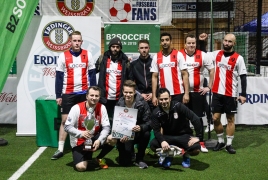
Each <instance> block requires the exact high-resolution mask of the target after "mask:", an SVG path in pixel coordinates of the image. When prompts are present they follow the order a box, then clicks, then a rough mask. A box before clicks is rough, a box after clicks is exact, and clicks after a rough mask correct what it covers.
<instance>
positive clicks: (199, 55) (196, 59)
mask: <svg viewBox="0 0 268 180" xmlns="http://www.w3.org/2000/svg"><path fill="white" fill-rule="evenodd" d="M180 52H181V53H182V55H183V57H184V59H185V61H186V62H187V56H186V55H187V54H186V52H185V50H184V49H182V50H180ZM194 62H198V63H199V66H198V67H194V72H193V76H194V77H193V80H194V83H193V84H194V87H193V89H194V92H198V91H199V88H200V69H201V67H202V66H203V62H202V51H200V50H196V51H195V53H194Z"/></svg>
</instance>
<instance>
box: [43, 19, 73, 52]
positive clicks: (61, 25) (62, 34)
mask: <svg viewBox="0 0 268 180" xmlns="http://www.w3.org/2000/svg"><path fill="white" fill-rule="evenodd" d="M74 31H75V30H74V28H73V27H72V25H70V24H69V23H67V22H64V21H53V22H50V23H49V24H47V25H46V26H45V27H44V29H43V31H42V39H43V43H44V45H45V46H46V47H47V48H48V49H49V50H51V51H58V52H63V51H66V50H68V49H70V47H71V42H70V40H69V35H70V34H71V33H72V32H74Z"/></svg>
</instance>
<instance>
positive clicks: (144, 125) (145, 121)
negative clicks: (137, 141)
mask: <svg viewBox="0 0 268 180" xmlns="http://www.w3.org/2000/svg"><path fill="white" fill-rule="evenodd" d="M134 98H135V100H134V101H135V105H134V109H138V115H137V123H136V125H139V126H140V127H141V131H143V132H145V131H150V130H151V127H150V124H151V111H150V108H149V105H148V104H147V102H146V101H145V100H144V99H143V97H142V96H141V95H140V94H138V93H136V94H135V97H134ZM116 105H117V106H121V107H125V106H126V105H125V100H124V97H121V98H120V99H119V100H118V102H117V104H116Z"/></svg>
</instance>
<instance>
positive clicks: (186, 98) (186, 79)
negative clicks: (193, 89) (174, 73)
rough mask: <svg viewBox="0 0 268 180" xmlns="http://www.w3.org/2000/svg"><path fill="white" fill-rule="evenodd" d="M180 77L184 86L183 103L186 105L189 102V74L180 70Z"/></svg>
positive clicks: (185, 70)
mask: <svg viewBox="0 0 268 180" xmlns="http://www.w3.org/2000/svg"><path fill="white" fill-rule="evenodd" d="M181 75H182V81H183V86H184V95H183V103H184V104H185V103H188V102H189V86H190V83H189V73H188V71H187V69H184V70H181Z"/></svg>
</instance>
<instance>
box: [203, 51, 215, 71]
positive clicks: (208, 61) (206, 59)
mask: <svg viewBox="0 0 268 180" xmlns="http://www.w3.org/2000/svg"><path fill="white" fill-rule="evenodd" d="M202 59H203V64H204V67H205V68H206V69H208V70H209V69H213V68H214V64H213V61H212V58H211V57H209V55H208V54H207V53H205V52H202Z"/></svg>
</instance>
